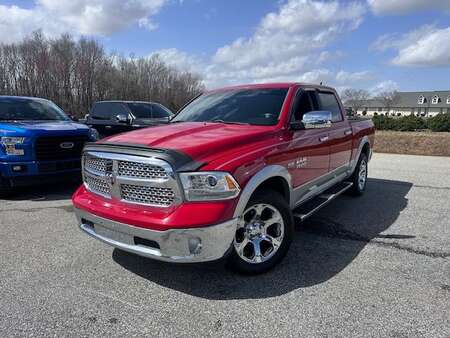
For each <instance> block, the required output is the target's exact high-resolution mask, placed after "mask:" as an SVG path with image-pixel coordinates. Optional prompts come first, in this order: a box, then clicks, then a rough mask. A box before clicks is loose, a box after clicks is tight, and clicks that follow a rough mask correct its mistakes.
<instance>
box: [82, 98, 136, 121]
mask: <svg viewBox="0 0 450 338" xmlns="http://www.w3.org/2000/svg"><path fill="white" fill-rule="evenodd" d="M118 114H128V109H127V108H126V107H125V105H124V104H123V103H120V102H99V103H96V104H95V105H94V107H93V108H92V112H91V115H90V116H91V117H92V118H93V119H95V120H111V119H113V118H114V117H115V116H117V115H118Z"/></svg>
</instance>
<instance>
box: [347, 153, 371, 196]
mask: <svg viewBox="0 0 450 338" xmlns="http://www.w3.org/2000/svg"><path fill="white" fill-rule="evenodd" d="M367 173H368V159H367V155H366V154H364V153H362V154H361V155H360V156H359V160H358V163H357V164H356V168H355V172H354V173H353V175H352V176H351V178H350V181H351V182H352V183H353V186H352V188H351V189H350V193H351V194H352V195H354V196H361V195H362V194H363V193H364V190H366V184H367Z"/></svg>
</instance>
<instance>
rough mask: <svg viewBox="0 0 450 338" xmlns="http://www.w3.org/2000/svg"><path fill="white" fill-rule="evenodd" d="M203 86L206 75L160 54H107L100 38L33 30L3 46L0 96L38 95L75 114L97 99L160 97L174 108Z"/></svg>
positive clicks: (146, 99) (85, 109)
mask: <svg viewBox="0 0 450 338" xmlns="http://www.w3.org/2000/svg"><path fill="white" fill-rule="evenodd" d="M203 90H204V86H203V82H202V79H201V78H200V77H199V76H198V75H196V74H192V73H188V72H180V71H179V70H176V69H174V68H171V67H169V66H168V65H167V64H165V63H164V60H162V59H161V58H160V57H159V56H153V57H150V58H136V57H134V56H130V57H124V56H118V55H114V54H113V55H107V54H106V53H105V51H104V48H103V46H102V45H101V44H100V43H99V42H98V41H96V40H93V39H87V38H81V39H79V40H75V39H74V38H73V37H72V36H70V35H68V34H63V35H61V36H60V37H59V38H57V39H47V38H46V37H45V36H44V35H43V34H42V32H40V31H37V32H34V33H33V34H32V35H31V36H29V37H27V38H26V39H24V40H23V41H21V42H18V43H12V44H1V45H0V95H23V96H38V97H43V98H48V99H50V100H52V101H55V102H56V103H57V104H58V105H60V106H61V107H62V108H63V109H65V110H66V111H67V112H69V113H70V114H72V115H76V116H82V115H84V114H86V113H87V112H88V111H89V109H90V107H91V106H92V104H93V103H94V102H95V101H98V100H106V99H118V100H120V99H123V100H125V99H126V100H142V101H156V102H160V103H162V104H164V105H166V106H167V107H169V108H171V109H173V110H176V109H178V108H179V107H181V106H182V105H183V104H184V103H185V102H186V101H188V100H189V99H191V98H192V97H194V96H196V95H197V94H198V93H200V92H201V91H203Z"/></svg>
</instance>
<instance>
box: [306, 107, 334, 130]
mask: <svg viewBox="0 0 450 338" xmlns="http://www.w3.org/2000/svg"><path fill="white" fill-rule="evenodd" d="M332 116H333V115H332V114H331V112H329V111H324V110H316V111H311V112H308V113H305V114H304V115H303V119H302V124H303V128H304V129H318V128H330V127H331V120H332Z"/></svg>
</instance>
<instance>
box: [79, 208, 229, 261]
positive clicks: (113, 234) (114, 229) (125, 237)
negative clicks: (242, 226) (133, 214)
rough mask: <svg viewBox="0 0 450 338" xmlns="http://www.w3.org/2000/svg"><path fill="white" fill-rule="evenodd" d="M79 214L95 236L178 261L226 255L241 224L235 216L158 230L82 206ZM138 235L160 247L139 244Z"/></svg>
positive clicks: (136, 251)
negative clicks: (96, 213) (97, 214)
mask: <svg viewBox="0 0 450 338" xmlns="http://www.w3.org/2000/svg"><path fill="white" fill-rule="evenodd" d="M75 214H76V217H77V220H78V223H79V226H80V229H81V230H82V231H83V232H85V233H87V234H88V235H90V236H91V237H93V238H95V239H98V240H100V241H102V242H104V243H106V244H108V245H111V246H113V247H116V248H119V249H121V250H124V251H128V252H131V253H134V254H136V255H139V256H143V257H148V258H152V259H156V260H159V261H165V262H174V263H194V262H207V261H214V260H217V259H220V258H222V257H223V256H224V255H225V254H226V253H227V252H228V251H229V249H230V248H231V245H232V242H233V240H234V234H235V232H236V227H237V219H235V218H234V219H231V220H229V221H227V222H224V223H221V224H217V225H211V226H205V227H201V228H189V229H171V230H166V231H156V230H150V229H146V228H141V227H137V226H133V225H129V224H124V223H120V222H115V221H112V220H108V219H105V218H102V217H99V216H96V215H93V214H91V213H88V212H86V211H84V210H81V209H78V208H75ZM92 224H93V225H94V226H92ZM134 237H139V238H143V239H147V240H149V241H154V242H156V243H158V245H159V248H155V247H150V246H145V245H142V244H135V242H134Z"/></svg>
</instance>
